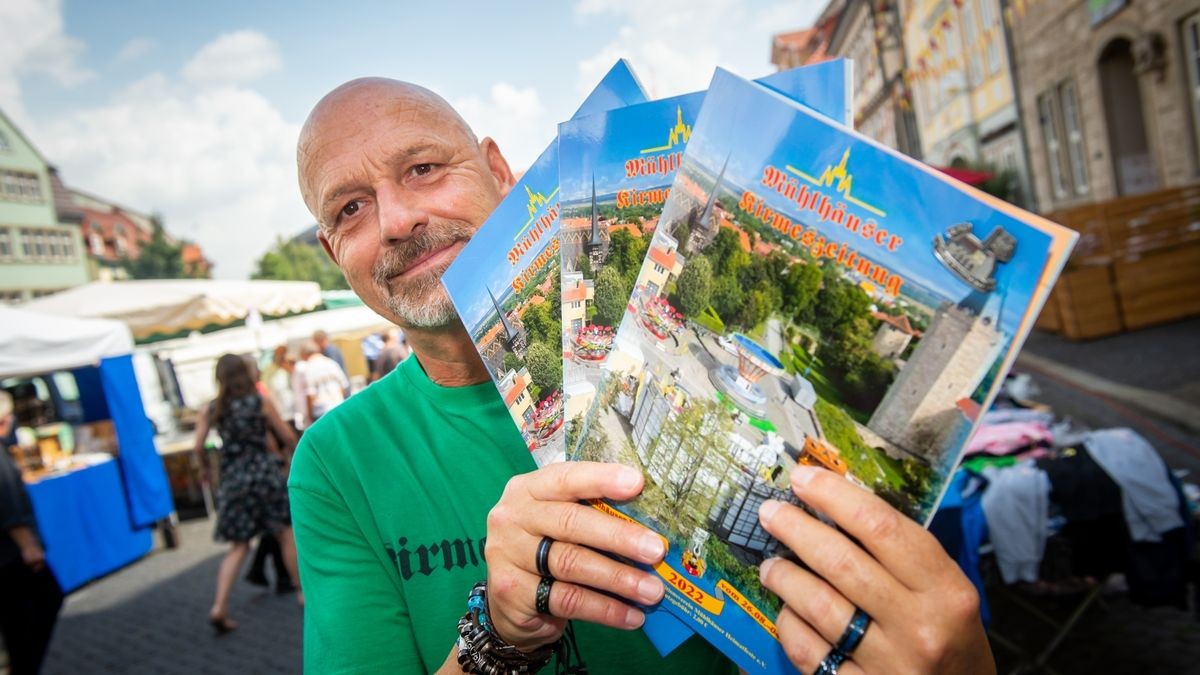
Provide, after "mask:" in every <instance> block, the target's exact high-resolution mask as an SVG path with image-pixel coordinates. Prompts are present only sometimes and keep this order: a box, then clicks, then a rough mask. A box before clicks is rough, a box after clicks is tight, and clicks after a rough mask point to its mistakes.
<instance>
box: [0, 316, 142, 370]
mask: <svg viewBox="0 0 1200 675" xmlns="http://www.w3.org/2000/svg"><path fill="white" fill-rule="evenodd" d="M132 349H133V338H132V337H130V335H129V329H128V328H126V327H125V325H124V324H122V323H121V322H120V321H109V320H104V319H74V318H70V317H65V316H50V315H47V314H41V313H38V312H31V311H28V310H26V309H14V308H11V307H3V306H0V377H18V376H22V375H33V374H36V373H47V372H52V371H55V370H69V369H71V368H77V367H80V366H94V365H96V364H98V363H100V360H101V359H105V358H108V357H112V356H120V355H122V354H128V353H129V352H130V350H132Z"/></svg>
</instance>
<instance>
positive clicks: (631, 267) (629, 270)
mask: <svg viewBox="0 0 1200 675" xmlns="http://www.w3.org/2000/svg"><path fill="white" fill-rule="evenodd" d="M645 257H646V243H645V241H644V240H643V239H642V238H641V237H635V236H633V235H632V234H630V233H629V231H628V230H624V229H621V230H615V231H613V233H612V234H611V235H610V239H609V243H608V264H609V265H616V266H617V271H618V272H620V273H621V276H622V277H623V278H624V279H625V280H626V281H627V282H629V286H630V288H632V287H633V282H634V280H636V279H637V275H638V272H640V271H641V269H642V259H643V258H645Z"/></svg>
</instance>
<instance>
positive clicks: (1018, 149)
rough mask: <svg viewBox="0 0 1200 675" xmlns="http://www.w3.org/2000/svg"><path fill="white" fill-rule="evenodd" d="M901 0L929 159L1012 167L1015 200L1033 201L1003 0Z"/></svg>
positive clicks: (947, 163)
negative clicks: (1014, 182) (1002, 4)
mask: <svg viewBox="0 0 1200 675" xmlns="http://www.w3.org/2000/svg"><path fill="white" fill-rule="evenodd" d="M902 4H903V10H902V11H903V24H904V45H905V47H906V59H907V75H906V77H907V78H908V79H909V81H910V82H911V85H912V90H913V99H914V100H913V106H914V109H915V111H916V118H917V126H918V128H919V130H920V138H921V148H922V150H923V152H924V157H923V159H924V160H925V161H926V162H928V163H929V164H932V165H934V166H967V165H974V166H984V167H987V168H989V169H990V170H993V171H1011V172H1012V173H1013V174H1014V175H1015V180H1016V184H1015V185H1014V186H1012V187H1011V189H1010V190H1009V195H1010V199H1011V201H1013V202H1015V203H1017V204H1018V205H1021V206H1027V207H1029V206H1033V202H1032V200H1031V194H1032V193H1031V189H1030V169H1029V162H1028V159H1027V157H1026V153H1025V149H1024V145H1023V142H1022V133H1021V122H1022V120H1021V119H1020V116H1019V115H1018V112H1019V110H1018V103H1017V93H1016V92H1017V88H1016V80H1015V79H1014V76H1013V70H1012V64H1011V63H1010V60H1009V53H1008V40H1009V35H1008V31H1007V29H1006V26H1005V21H1004V19H1003V16H1004V15H1003V12H1002V7H1001V0H909V1H908V2H905V3H902ZM1044 4H1055V3H1049V2H1047V3H1044ZM1053 39H1054V40H1055V41H1060V42H1061V41H1062V40H1061V38H1060V37H1058V36H1056V37H1054V38H1053Z"/></svg>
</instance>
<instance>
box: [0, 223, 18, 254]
mask: <svg viewBox="0 0 1200 675" xmlns="http://www.w3.org/2000/svg"><path fill="white" fill-rule="evenodd" d="M15 254H16V251H14V250H13V242H12V230H10V229H8V228H7V227H0V260H11V259H12V257H13V256H14V255H15Z"/></svg>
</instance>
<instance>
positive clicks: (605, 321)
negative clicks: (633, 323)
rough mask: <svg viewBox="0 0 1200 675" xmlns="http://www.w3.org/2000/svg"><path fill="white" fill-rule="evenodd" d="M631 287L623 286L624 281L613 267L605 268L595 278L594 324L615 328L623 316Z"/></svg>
mask: <svg viewBox="0 0 1200 675" xmlns="http://www.w3.org/2000/svg"><path fill="white" fill-rule="evenodd" d="M630 291H631V287H629V286H626V285H625V280H624V279H622V278H621V275H620V273H618V272H617V270H616V269H614V268H613V267H611V266H609V267H605V268H604V269H603V270H601V271H600V276H598V277H596V316H595V319H594V323H598V324H600V325H603V326H616V325H618V324H620V323H621V317H622V316H624V315H625V307H626V305H628V304H629V293H630Z"/></svg>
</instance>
